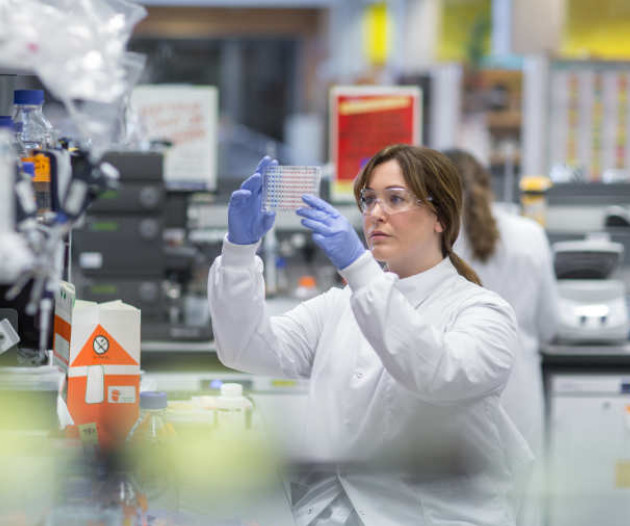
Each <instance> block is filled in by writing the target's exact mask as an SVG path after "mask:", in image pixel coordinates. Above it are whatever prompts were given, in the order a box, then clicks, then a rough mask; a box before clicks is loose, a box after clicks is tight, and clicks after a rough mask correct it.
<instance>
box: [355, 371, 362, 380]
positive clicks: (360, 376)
mask: <svg viewBox="0 0 630 526" xmlns="http://www.w3.org/2000/svg"><path fill="white" fill-rule="evenodd" d="M354 377H355V378H358V379H359V380H360V379H361V378H363V373H361V372H359V373H355V374H354Z"/></svg>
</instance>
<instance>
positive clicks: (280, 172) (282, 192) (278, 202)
mask: <svg viewBox="0 0 630 526" xmlns="http://www.w3.org/2000/svg"><path fill="white" fill-rule="evenodd" d="M321 177H322V170H321V168H320V167H319V166H271V167H269V168H268V169H267V170H266V171H265V173H264V174H263V198H262V206H263V210H265V211H273V212H291V211H293V210H296V209H298V208H300V207H302V206H305V204H304V202H303V201H302V195H304V194H312V195H315V196H318V197H319V183H320V180H321Z"/></svg>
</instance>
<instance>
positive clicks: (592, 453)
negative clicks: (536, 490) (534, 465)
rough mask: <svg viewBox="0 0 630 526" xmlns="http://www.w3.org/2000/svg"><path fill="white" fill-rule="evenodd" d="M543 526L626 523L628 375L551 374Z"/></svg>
mask: <svg viewBox="0 0 630 526" xmlns="http://www.w3.org/2000/svg"><path fill="white" fill-rule="evenodd" d="M548 395H549V396H548V402H549V421H548V422H549V427H548V436H549V442H548V444H549V449H548V462H547V465H548V490H549V491H548V493H549V500H548V526H593V525H594V524H599V525H602V526H628V524H630V375H628V376H621V375H568V374H564V375H560V374H557V375H554V376H552V377H551V378H550V385H549V392H548Z"/></svg>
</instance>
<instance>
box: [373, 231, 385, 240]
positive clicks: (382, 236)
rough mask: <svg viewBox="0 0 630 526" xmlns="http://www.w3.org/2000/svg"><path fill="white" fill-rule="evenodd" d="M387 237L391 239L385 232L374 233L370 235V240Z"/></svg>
mask: <svg viewBox="0 0 630 526" xmlns="http://www.w3.org/2000/svg"><path fill="white" fill-rule="evenodd" d="M386 237H389V236H388V235H387V234H385V233H384V232H372V233H371V234H370V239H384V238H386Z"/></svg>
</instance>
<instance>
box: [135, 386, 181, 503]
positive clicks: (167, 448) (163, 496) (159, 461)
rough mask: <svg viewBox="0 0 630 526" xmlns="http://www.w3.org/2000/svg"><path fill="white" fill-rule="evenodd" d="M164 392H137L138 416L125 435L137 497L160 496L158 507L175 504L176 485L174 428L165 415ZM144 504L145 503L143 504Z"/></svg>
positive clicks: (158, 497)
mask: <svg viewBox="0 0 630 526" xmlns="http://www.w3.org/2000/svg"><path fill="white" fill-rule="evenodd" d="M167 405H168V399H167V396H166V393H163V392H159V391H145V392H143V393H140V416H139V417H138V420H137V421H136V423H135V424H134V425H133V426H132V428H131V429H130V431H129V433H128V435H127V440H126V441H127V444H128V446H129V453H130V464H131V468H132V472H133V473H134V479H135V482H136V483H137V486H138V489H139V491H140V492H141V494H142V495H141V496H140V498H139V500H140V501H142V500H143V499H144V497H146V499H147V500H149V501H153V500H157V499H159V500H160V504H161V507H166V508H173V509H174V508H175V507H176V505H177V488H176V485H175V484H174V466H173V465H172V464H171V460H172V449H171V447H172V444H173V439H174V436H175V431H174V429H173V426H172V424H171V423H170V422H169V421H168V418H167V416H166V408H167ZM144 507H146V506H144Z"/></svg>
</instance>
